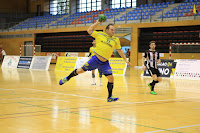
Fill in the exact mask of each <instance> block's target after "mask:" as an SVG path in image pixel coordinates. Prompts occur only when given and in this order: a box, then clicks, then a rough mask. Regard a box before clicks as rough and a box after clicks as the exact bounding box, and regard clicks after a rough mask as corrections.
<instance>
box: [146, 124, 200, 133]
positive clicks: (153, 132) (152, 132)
mask: <svg viewBox="0 0 200 133" xmlns="http://www.w3.org/2000/svg"><path fill="white" fill-rule="evenodd" d="M194 126H200V124H196V125H189V126H183V127H175V128H169V129H166V130H173V129H181V128H187V127H194ZM166 130H156V131H150V132H145V133H155V132H161V131H166Z"/></svg>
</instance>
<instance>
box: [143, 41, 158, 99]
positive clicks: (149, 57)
mask: <svg viewBox="0 0 200 133" xmlns="http://www.w3.org/2000/svg"><path fill="white" fill-rule="evenodd" d="M149 47H150V49H149V50H147V51H146V52H145V54H144V56H143V58H142V64H144V65H143V70H144V71H145V70H146V69H147V70H148V72H149V74H150V75H151V77H152V78H153V81H152V82H151V83H148V86H149V88H150V89H151V91H150V94H153V95H156V92H155V91H154V87H155V85H156V83H158V82H160V81H162V78H161V77H160V72H159V71H158V68H157V64H160V63H161V60H160V57H159V52H158V51H156V50H155V48H156V42H155V41H151V42H150V43H149Z"/></svg>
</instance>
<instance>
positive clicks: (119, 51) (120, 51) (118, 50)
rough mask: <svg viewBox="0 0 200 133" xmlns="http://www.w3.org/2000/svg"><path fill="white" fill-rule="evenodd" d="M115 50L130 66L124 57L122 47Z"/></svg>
mask: <svg viewBox="0 0 200 133" xmlns="http://www.w3.org/2000/svg"><path fill="white" fill-rule="evenodd" d="M117 52H118V53H119V55H120V56H121V57H122V58H123V59H124V61H125V62H126V63H127V64H128V65H129V66H132V64H131V63H130V62H129V61H128V60H127V59H126V57H125V55H124V52H123V50H122V49H117Z"/></svg>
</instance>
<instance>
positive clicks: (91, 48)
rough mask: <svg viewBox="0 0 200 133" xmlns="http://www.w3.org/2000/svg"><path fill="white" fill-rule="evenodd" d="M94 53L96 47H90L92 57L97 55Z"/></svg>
mask: <svg viewBox="0 0 200 133" xmlns="http://www.w3.org/2000/svg"><path fill="white" fill-rule="evenodd" d="M94 52H95V47H90V53H91V55H90V57H92V56H94V55H95V53H94Z"/></svg>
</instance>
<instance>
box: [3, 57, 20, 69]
mask: <svg viewBox="0 0 200 133" xmlns="http://www.w3.org/2000/svg"><path fill="white" fill-rule="evenodd" d="M18 62H19V56H8V55H6V56H4V59H3V64H2V66H1V67H2V68H17V65H18Z"/></svg>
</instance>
